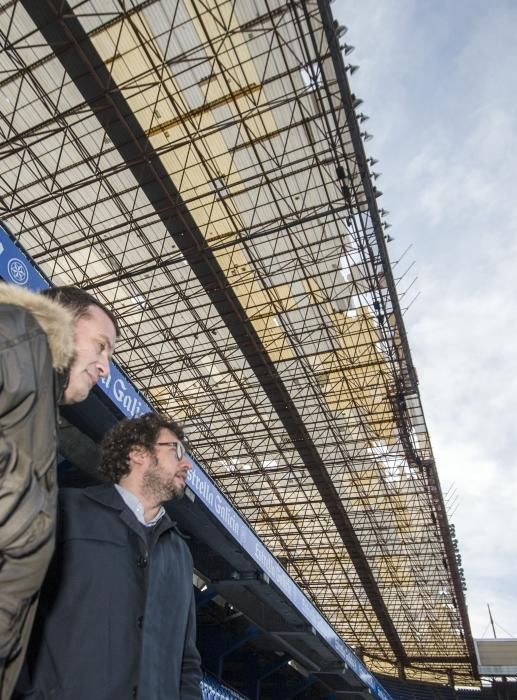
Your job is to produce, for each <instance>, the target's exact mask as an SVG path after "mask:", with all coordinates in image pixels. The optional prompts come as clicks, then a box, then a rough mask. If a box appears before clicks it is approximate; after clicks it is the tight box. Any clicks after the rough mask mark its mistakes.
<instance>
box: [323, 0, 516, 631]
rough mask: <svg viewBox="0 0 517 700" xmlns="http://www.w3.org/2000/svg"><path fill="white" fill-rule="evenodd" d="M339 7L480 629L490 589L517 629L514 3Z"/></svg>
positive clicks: (388, 1)
mask: <svg viewBox="0 0 517 700" xmlns="http://www.w3.org/2000/svg"><path fill="white" fill-rule="evenodd" d="M333 8H334V14H335V15H336V16H337V17H339V19H340V21H341V22H343V23H344V24H346V25H348V27H349V34H348V35H347V41H348V43H351V44H353V45H355V46H356V53H355V54H354V56H353V58H354V60H353V62H354V63H358V64H359V65H360V66H361V70H360V71H359V72H357V73H356V74H354V76H353V78H351V81H352V88H353V90H354V92H356V94H357V95H359V96H360V97H362V98H363V99H364V101H365V102H364V105H362V107H361V109H363V111H365V112H366V113H367V114H369V115H370V117H371V120H370V122H368V127H369V128H368V131H369V132H371V133H373V134H374V135H375V140H374V141H372V143H371V144H368V145H367V148H368V152H369V154H371V155H373V156H375V157H376V158H379V160H380V163H379V166H377V167H378V169H379V170H381V171H382V172H383V179H382V182H381V184H380V189H381V190H382V191H383V192H384V197H383V200H382V206H383V207H384V208H386V209H389V210H390V211H391V215H390V222H391V223H392V225H393V228H392V229H390V233H392V232H393V233H392V235H393V236H394V237H395V239H396V241H395V243H394V244H392V246H393V249H392V257H393V259H396V258H397V257H398V256H399V255H400V254H401V253H402V251H404V250H405V249H406V247H407V246H408V244H409V243H413V248H412V254H413V256H414V257H415V258H416V261H417V268H418V282H417V285H418V288H419V290H420V292H421V294H420V297H419V300H418V302H417V303H416V304H415V305H414V306H413V307H412V309H411V311H410V312H409V314H408V316H407V318H406V323H407V326H408V332H409V341H410V346H411V349H412V354H413V359H414V362H415V365H416V367H417V370H418V374H419V378H420V387H421V394H422V400H423V406H424V410H425V413H426V419H427V423H428V427H429V431H430V435H431V441H432V444H433V449H434V452H435V457H436V461H437V465H438V470H439V473H440V478H441V480H442V487H443V489H444V490H447V488H448V487H449V486H450V485H451V484H454V485H455V487H456V490H457V492H458V495H459V504H458V508H457V510H456V512H455V514H454V516H453V518H452V520H453V522H454V523H455V525H456V529H457V533H458V538H459V544H460V552H461V554H462V558H463V566H464V569H465V573H466V577H467V585H468V594H467V601H468V604H469V614H470V619H471V624H472V628H473V632H474V635H477V636H481V635H482V634H483V633H484V632H485V631H486V627H487V623H488V612H487V608H486V604H487V603H490V604H491V607H492V612H493V614H494V618H495V620H496V622H499V624H500V625H501V627H502V628H505V629H506V632H507V633H509V634H512V635H514V636H517V601H516V599H515V595H514V593H513V591H514V588H515V584H514V582H515V578H516V574H517V564H516V562H517V544H516V543H515V533H516V532H517V509H516V508H515V501H516V496H517V463H516V460H515V458H514V454H515V449H514V445H513V441H514V438H513V436H514V434H515V432H516V429H515V426H516V425H517V274H516V272H515V271H516V270H517V234H516V231H517V198H516V197H515V184H514V183H516V182H517V161H516V159H515V156H514V154H515V153H516V152H517V130H516V129H515V124H516V123H517V98H516V94H517V91H516V88H517V78H516V76H517V49H516V48H515V42H514V38H513V32H514V27H515V26H516V22H517V5H515V4H512V3H508V2H505V1H504V0H495V1H494V2H492V3H489V4H486V3H484V2H482V0H457V2H455V3H450V2H448V0H437V1H436V2H434V3H428V4H423V3H419V2H415V0H385V1H384V2H382V3H378V2H377V1H376V0H363V2H361V3H354V2H350V1H348V0H341V1H340V0H338V1H337V2H336V3H335V5H334V6H333ZM377 167H376V169H377ZM410 262H411V258H409V259H408V260H407V264H408V265H409V263H410ZM402 271H403V269H402V270H399V269H398V268H397V273H400V272H402ZM411 279H412V278H411V277H410V276H409V277H408V278H407V279H406V280H405V281H406V284H409V283H410V282H411ZM399 291H403V288H402V289H401V290H399Z"/></svg>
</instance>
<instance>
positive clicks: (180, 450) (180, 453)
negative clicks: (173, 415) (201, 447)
mask: <svg viewBox="0 0 517 700" xmlns="http://www.w3.org/2000/svg"><path fill="white" fill-rule="evenodd" d="M156 444H157V445H165V446H167V447H176V457H177V458H178V462H179V461H180V460H182V459H183V457H184V456H185V455H186V454H187V450H186V449H185V445H184V444H183V443H182V442H179V441H176V440H175V441H173V442H172V441H171V442H157V443H156Z"/></svg>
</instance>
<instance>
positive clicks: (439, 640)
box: [0, 0, 475, 682]
mask: <svg viewBox="0 0 517 700" xmlns="http://www.w3.org/2000/svg"><path fill="white" fill-rule="evenodd" d="M343 30H344V28H342V27H339V26H338V25H337V23H336V22H335V21H334V20H333V19H332V16H331V14H330V9H329V5H328V3H327V2H326V1H325V0H319V1H318V2H316V1H314V0H306V1H300V2H289V3H285V2H279V1H278V0H250V1H249V2H235V1H233V2H230V1H228V2H222V1H218V2H216V1H215V0H205V1H203V2H202V1H201V0H155V1H153V0H146V1H145V2H140V3H137V2H136V1H131V0H129V1H126V2H123V1H122V0H120V2H115V0H81V1H77V0H76V1H75V2H71V3H70V4H67V3H65V2H61V0H19V1H16V0H15V1H13V2H4V3H3V5H2V7H1V8H0V31H1V41H2V45H3V46H4V51H3V54H2V59H1V73H0V85H1V93H0V101H1V110H0V111H1V115H0V116H1V121H0V132H1V136H2V144H1V146H0V216H1V218H2V219H3V220H4V221H5V222H6V223H7V224H8V225H9V227H10V229H11V230H12V231H13V232H14V233H15V234H16V236H17V238H18V239H19V241H20V243H21V244H22V245H23V247H24V248H25V249H26V250H27V251H28V252H29V254H30V255H31V256H32V258H33V259H34V260H35V262H36V263H37V264H38V265H39V266H40V268H41V269H42V270H43V272H44V273H45V274H46V275H47V276H48V277H49V278H50V279H51V280H52V281H53V282H54V283H56V284H69V283H74V284H78V285H80V286H82V287H84V288H86V289H89V290H92V291H94V292H95V293H96V294H97V295H99V297H100V298H102V299H104V300H105V301H106V302H108V303H109V305H110V306H111V307H112V308H113V310H114V312H115V313H116V314H117V316H118V318H119V319H120V322H121V325H122V338H121V340H120V343H119V345H118V348H117V353H116V358H117V360H118V361H119V362H120V364H121V365H122V366H123V367H124V368H125V369H126V371H127V373H128V375H129V376H130V377H131V378H132V380H133V381H134V383H135V385H136V386H137V387H138V388H139V389H140V390H141V392H142V393H143V394H144V395H145V396H146V397H147V398H148V400H149V401H150V402H151V403H152V404H153V405H154V406H155V407H156V409H158V410H160V411H164V412H167V413H169V414H170V415H171V416H173V417H175V418H177V419H181V420H183V421H184V422H185V423H186V426H187V430H188V433H189V436H190V439H191V442H192V444H193V446H194V453H195V455H196V457H197V458H198V460H199V461H200V462H201V463H202V464H203V465H204V466H205V467H206V468H207V469H208V471H209V472H210V474H211V475H212V476H213V477H214V478H215V480H216V481H217V483H218V484H219V485H220V486H221V488H222V489H223V490H224V491H225V493H226V494H227V495H228V496H229V497H230V498H231V500H232V501H233V502H234V503H235V504H236V506H237V507H238V508H239V510H240V512H241V513H242V514H243V515H244V516H245V517H246V518H247V519H248V520H249V522H250V523H251V524H252V525H253V527H254V528H255V530H256V531H257V533H258V534H259V535H260V536H261V538H262V539H263V541H264V542H265V543H266V544H267V545H268V546H269V548H270V549H271V551H272V552H273V553H274V554H276V555H277V556H278V558H279V559H280V561H281V562H282V563H283V564H284V566H285V567H286V569H287V570H288V571H289V573H290V574H291V575H293V577H294V578H295V579H296V580H297V581H298V582H299V583H300V585H301V586H302V587H303V588H304V590H305V591H306V592H307V594H308V595H309V596H310V597H311V598H312V599H313V600H314V602H315V603H316V604H317V605H318V607H319V608H320V609H321V610H322V611H323V612H324V614H325V615H326V616H327V618H328V619H329V621H330V622H331V623H332V625H333V626H334V628H335V629H336V630H337V631H338V632H339V633H340V634H341V635H342V637H343V639H344V640H346V641H347V642H348V643H349V644H351V645H352V646H354V647H355V648H356V650H357V651H358V653H359V654H361V655H363V657H364V660H365V661H366V663H367V664H368V665H369V667H370V668H371V669H372V670H374V671H378V672H382V673H392V674H396V673H399V672H401V670H402V669H405V673H406V675H407V677H408V678H424V679H439V680H445V681H447V680H450V679H451V675H450V670H451V669H452V670H453V672H454V674H455V678H456V679H457V680H458V682H460V681H461V682H465V681H468V680H469V679H471V678H472V677H473V673H474V670H473V669H474V667H473V664H475V655H474V650H473V644H472V638H471V633H470V629H469V624H468V618H467V613H466V607H465V601H464V596H463V591H462V582H461V578H460V575H459V571H458V566H457V562H456V552H455V550H454V546H453V542H452V539H451V535H450V532H449V526H448V523H447V517H446V513H445V508H444V502H443V498H442V494H441V491H440V486H439V483H438V477H437V473H436V469H435V465H434V461H433V456H432V451H431V446H430V443H429V437H428V434H427V430H426V426H425V422H424V418H423V414H422V408H421V404H420V398H419V394H418V388H417V378H416V375H415V370H414V368H413V365H412V362H411V357H410V352H409V348H408V344H407V340H406V334H405V330H404V325H403V320H402V313H401V309H400V306H399V302H398V299H397V294H396V291H395V283H394V279H393V273H392V269H391V266H390V263H389V259H388V253H387V250H386V241H385V237H384V231H383V225H382V221H381V217H380V214H379V209H378V206H377V197H378V196H379V195H380V193H379V192H378V191H377V190H376V188H375V186H374V185H373V182H372V177H371V173H370V169H369V165H370V164H369V162H368V160H367V157H366V155H365V151H364V147H363V138H364V136H365V135H364V134H361V127H360V117H358V115H357V114H356V111H355V110H356V107H357V106H358V102H359V100H358V99H357V98H356V97H355V96H354V95H353V94H351V93H350V88H349V84H348V80H347V70H346V68H345V66H344V63H343V58H342V52H341V47H340V45H339V41H340V35H341V34H342V33H343Z"/></svg>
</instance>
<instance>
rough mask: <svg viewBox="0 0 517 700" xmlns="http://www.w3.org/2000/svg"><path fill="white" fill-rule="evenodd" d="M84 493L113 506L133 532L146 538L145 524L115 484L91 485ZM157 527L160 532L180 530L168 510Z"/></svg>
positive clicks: (93, 499) (101, 502) (94, 499)
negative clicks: (126, 502) (137, 517)
mask: <svg viewBox="0 0 517 700" xmlns="http://www.w3.org/2000/svg"><path fill="white" fill-rule="evenodd" d="M84 494H85V496H86V497H87V498H90V499H91V500H92V501H96V502H97V503H100V504H101V505H102V506H105V507H106V508H111V509H112V510H115V511H118V512H119V516H120V519H121V520H122V521H123V522H124V523H125V525H127V527H128V528H129V529H130V530H133V532H135V533H136V534H137V535H138V536H139V537H141V538H142V539H145V535H144V530H143V526H142V525H141V524H140V523H139V522H138V520H137V519H136V517H135V515H134V513H133V512H132V511H131V509H130V508H129V507H128V506H127V505H126V504H125V503H124V499H123V498H122V496H121V495H120V494H119V493H118V491H117V489H116V488H115V487H114V486H113V484H99V485H98V486H89V487H88V488H86V489H84ZM156 527H157V528H158V529H159V530H160V532H164V531H165V530H170V529H171V528H174V530H176V531H177V532H178V528H177V525H176V523H175V522H173V521H172V520H171V519H170V517H169V515H168V513H167V511H166V512H165V515H164V516H163V518H161V520H160V521H159V522H158V523H157V525H156ZM179 534H181V533H179Z"/></svg>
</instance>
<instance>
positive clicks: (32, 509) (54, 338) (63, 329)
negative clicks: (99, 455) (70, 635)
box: [0, 282, 73, 700]
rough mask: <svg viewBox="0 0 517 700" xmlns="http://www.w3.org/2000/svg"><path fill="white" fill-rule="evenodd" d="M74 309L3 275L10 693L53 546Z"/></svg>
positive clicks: (5, 652) (1, 379) (3, 535)
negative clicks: (59, 419) (61, 379)
mask: <svg viewBox="0 0 517 700" xmlns="http://www.w3.org/2000/svg"><path fill="white" fill-rule="evenodd" d="M72 353H73V317H72V315H71V313H70V312H69V311H68V310H67V309H65V308H63V307H62V306H60V305H58V304H57V303H56V302H54V301H52V300H50V299H47V298H45V297H42V296H40V295H38V294H33V293H32V292H29V291H27V290H25V289H22V288H17V287H14V286H10V285H7V284H3V283H1V282H0V698H1V699H2V700H5V699H6V698H9V697H10V696H11V690H12V686H13V685H14V680H15V677H16V675H17V673H18V670H19V666H20V664H21V662H22V660H23V655H24V648H25V646H26V643H27V639H28V636H29V632H30V625H31V622H32V617H33V609H34V606H35V602H36V599H37V594H38V591H39V588H40V586H41V583H42V581H43V578H44V576H45V572H46V570H47V567H48V563H49V561H50V558H51V556H52V550H53V533H54V521H55V501H56V406H57V401H58V392H59V391H60V388H59V387H58V385H57V383H56V382H57V379H56V378H57V375H56V373H55V372H54V369H59V370H63V369H65V368H67V367H68V365H69V363H70V361H71V358H72Z"/></svg>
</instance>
